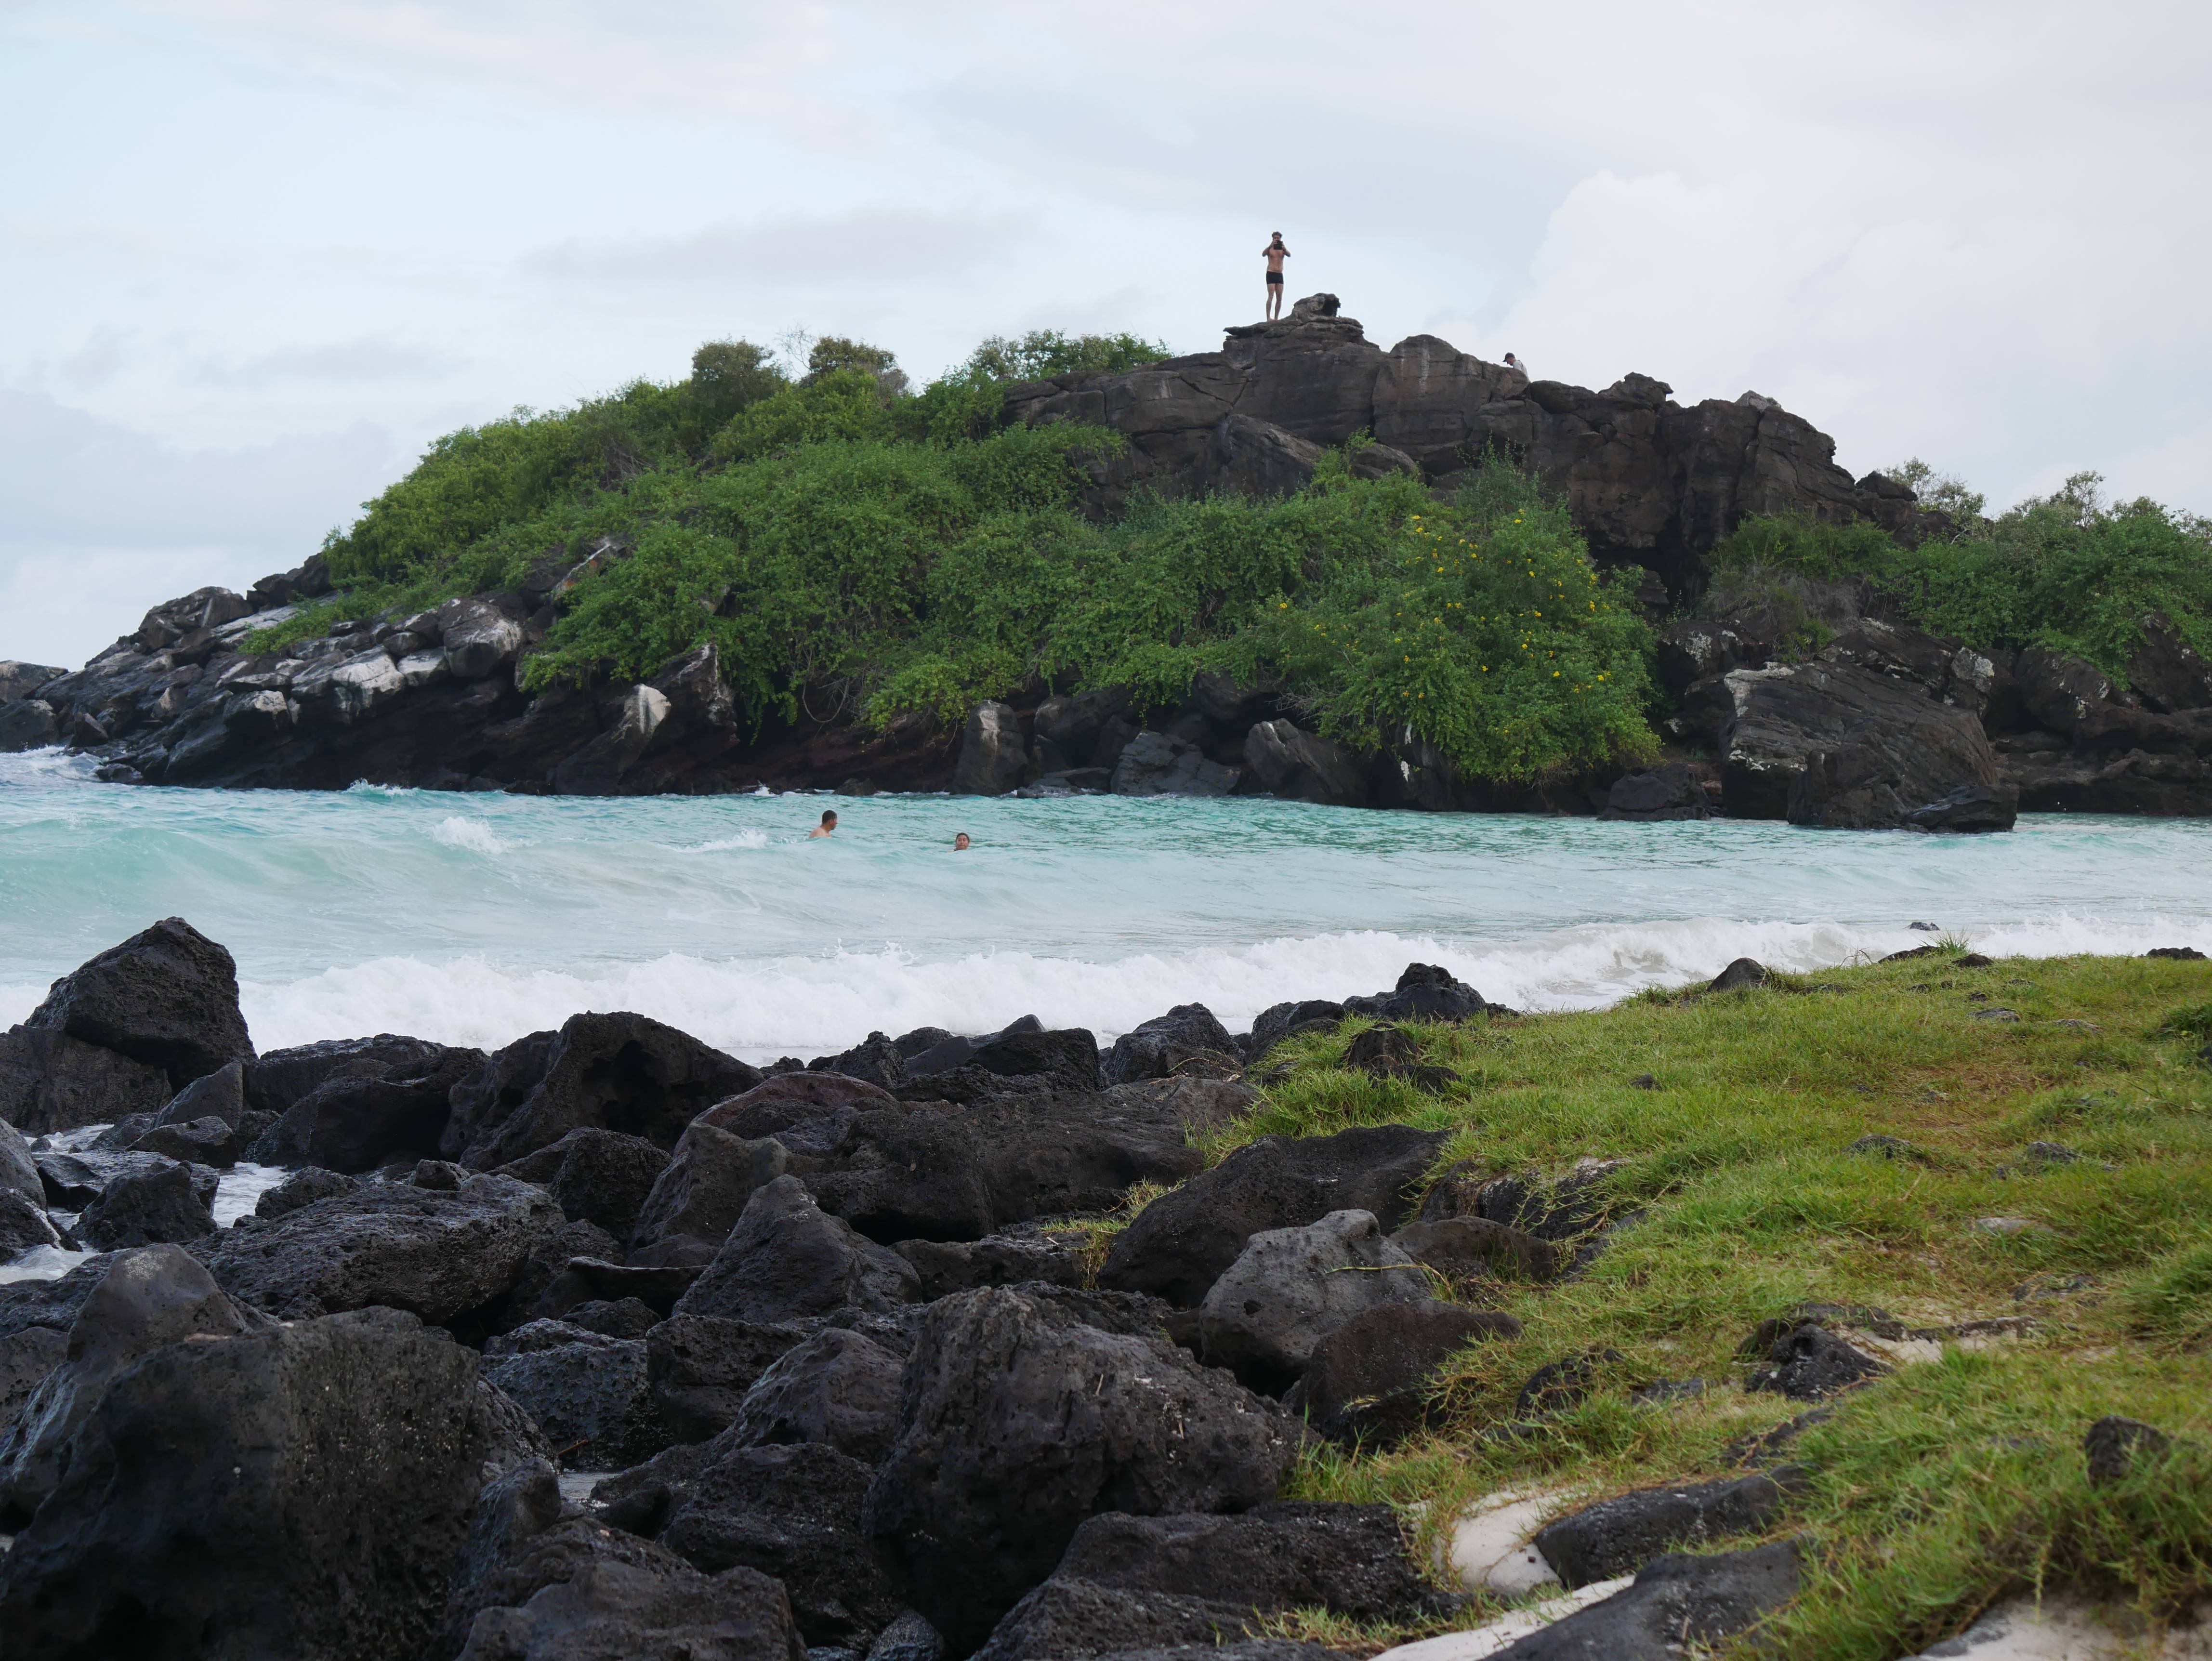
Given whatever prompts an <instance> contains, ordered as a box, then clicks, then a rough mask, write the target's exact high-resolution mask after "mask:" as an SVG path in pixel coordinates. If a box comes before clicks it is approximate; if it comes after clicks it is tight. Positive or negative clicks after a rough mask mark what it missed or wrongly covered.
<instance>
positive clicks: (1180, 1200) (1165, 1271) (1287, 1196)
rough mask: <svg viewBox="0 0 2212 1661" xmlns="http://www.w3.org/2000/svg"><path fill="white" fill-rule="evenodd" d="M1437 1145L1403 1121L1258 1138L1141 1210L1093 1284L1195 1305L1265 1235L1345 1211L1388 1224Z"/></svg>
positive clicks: (1402, 1210) (1401, 1213)
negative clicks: (1365, 1214) (1334, 1131)
mask: <svg viewBox="0 0 2212 1661" xmlns="http://www.w3.org/2000/svg"><path fill="white" fill-rule="evenodd" d="M1442 1146H1443V1136H1442V1135H1440V1134H1438V1133H1436V1132H1431V1131H1424V1130H1416V1129H1413V1127H1412V1126H1410V1125H1377V1126H1371V1127H1362V1128H1359V1129H1352V1130H1343V1131H1339V1132H1338V1133H1337V1134H1336V1135H1334V1136H1311V1137H1304V1138H1298V1139H1292V1138H1288V1137H1280V1136H1263V1137H1261V1139H1260V1140H1259V1141H1255V1142H1252V1143H1249V1144H1248V1145H1247V1146H1246V1147H1241V1148H1239V1149H1237V1152H1236V1153H1232V1154H1231V1155H1230V1156H1229V1157H1228V1158H1227V1159H1224V1160H1223V1161H1222V1162H1221V1163H1220V1164H1219V1165H1216V1166H1215V1167H1214V1168H1213V1169H1212V1170H1211V1171H1204V1172H1202V1173H1200V1175H1198V1176H1196V1177H1192V1178H1191V1179H1190V1180H1189V1181H1188V1182H1187V1183H1184V1184H1183V1185H1182V1187H1181V1188H1179V1189H1176V1190H1175V1191H1174V1192H1172V1193H1170V1194H1165V1195H1163V1196H1160V1198H1158V1199H1157V1200H1155V1201H1153V1202H1152V1204H1150V1205H1148V1206H1146V1208H1145V1209H1144V1210H1143V1211H1141V1212H1139V1214H1138V1215H1137V1218H1136V1220H1135V1221H1133V1223H1131V1224H1130V1225H1129V1226H1128V1227H1127V1228H1126V1229H1124V1230H1123V1231H1122V1232H1121V1234H1120V1235H1118V1236H1117V1237H1116V1238H1115V1243H1114V1246H1113V1250H1111V1251H1110V1252H1109V1253H1108V1255H1107V1258H1106V1263H1105V1266H1104V1268H1103V1269H1101V1270H1100V1272H1099V1275H1098V1284H1099V1285H1101V1286H1102V1287H1109V1288H1110V1289H1114V1290H1117V1291H1122V1292H1141V1293H1149V1294H1152V1295H1153V1296H1156V1297H1161V1298H1165V1299H1168V1301H1169V1302H1170V1303H1173V1304H1176V1305H1178V1306H1180V1307H1182V1308H1186V1309H1188V1308H1193V1307H1195V1306H1196V1305H1198V1304H1199V1302H1200V1300H1201V1299H1204V1297H1205V1296H1206V1291H1207V1288H1209V1287H1212V1284H1213V1283H1214V1281H1216V1280H1218V1279H1219V1278H1220V1276H1221V1274H1222V1272H1223V1271H1224V1270H1225V1269H1228V1267H1229V1266H1230V1265H1231V1263H1233V1262H1236V1261H1237V1257H1238V1256H1240V1255H1241V1254H1242V1253H1243V1250H1244V1245H1245V1242H1247V1241H1248V1240H1249V1239H1250V1238H1252V1236H1253V1235H1255V1234H1257V1233H1259V1232H1261V1231H1262V1230H1266V1229H1274V1228H1293V1227H1297V1226H1300V1225H1302V1224H1305V1223H1311V1222H1317V1221H1319V1220H1321V1219H1322V1218H1323V1217H1325V1216H1327V1215H1328V1214H1329V1213H1330V1212H1332V1211H1345V1210H1357V1211H1366V1212H1370V1213H1372V1214H1374V1215H1375V1216H1376V1219H1377V1220H1378V1221H1380V1222H1381V1224H1382V1226H1384V1227H1386V1228H1390V1227H1395V1226H1397V1224H1398V1223H1399V1222H1400V1221H1401V1220H1403V1219H1404V1217H1405V1214H1406V1213H1407V1210H1408V1209H1409V1206H1408V1202H1407V1189H1408V1188H1409V1187H1411V1186H1412V1185H1413V1183H1417V1182H1419V1179H1420V1177H1421V1176H1422V1175H1423V1173H1424V1172H1425V1171H1426V1170H1427V1168H1428V1165H1429V1162H1430V1161H1431V1159H1434V1158H1435V1157H1436V1153H1437V1149H1438V1148H1439V1147H1442Z"/></svg>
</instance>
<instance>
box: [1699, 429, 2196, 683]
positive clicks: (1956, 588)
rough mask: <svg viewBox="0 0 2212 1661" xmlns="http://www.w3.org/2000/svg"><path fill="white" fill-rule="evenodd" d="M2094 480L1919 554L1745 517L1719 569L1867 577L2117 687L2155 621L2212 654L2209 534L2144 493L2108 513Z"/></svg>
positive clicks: (1887, 542) (1948, 625) (1954, 625)
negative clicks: (2082, 666) (2077, 661)
mask: <svg viewBox="0 0 2212 1661" xmlns="http://www.w3.org/2000/svg"><path fill="white" fill-rule="evenodd" d="M1945 483H1948V484H1955V481H1946V482H1945ZM2096 484H2097V479H2096V476H2095V475H2094V474H2091V473H2082V474H2076V475H2075V477H2074V478H2071V479H2069V481H2068V482H2067V485H2066V488H2065V489H2063V490H2060V491H2058V492H2057V493H2056V494H2055V495H2052V496H2044V497H2038V498H2033V499H2031V500H2029V501H2027V502H2022V503H2021V505H2020V506H2018V507H2016V508H2013V509H2012V510H2011V511H2009V512H2008V513H2006V514H2003V515H2002V516H2001V517H2000V518H1997V519H1996V520H1979V521H1976V522H1974V523H1973V525H1972V527H1971V528H1970V529H1969V530H1967V531H1965V532H1961V533H1960V534H1959V535H1957V536H1954V537H1949V538H1941V537H1939V538H1930V539H1929V540H1928V541H1926V542H1923V543H1922V544H1921V545H1920V546H1919V547H1917V548H1910V549H1908V548H1905V547H1903V546H1901V545H1899V544H1898V543H1897V542H1895V541H1894V540H1893V539H1892V538H1890V537H1889V536H1887V534H1886V533H1884V532H1881V530H1879V529H1878V528H1876V527H1875V526H1871V525H1863V524H1862V525H1849V526H1832V525H1820V524H1815V523H1813V522H1811V521H1810V520H1803V519H1794V518H1768V519H1754V520H1747V521H1746V522H1745V523H1744V524H1743V525H1742V526H1740V527H1739V528H1738V529H1737V530H1736V531H1735V533H1734V534H1733V535H1731V536H1729V538H1727V539H1726V540H1725V541H1723V543H1722V544H1721V545H1720V546H1719V548H1717V550H1716V551H1714V555H1713V563H1714V565H1715V566H1716V567H1717V568H1718V569H1727V570H1735V571H1738V572H1750V571H1753V570H1756V569H1767V570H1785V571H1795V572H1798V573H1801V574H1802V575H1807V576H1811V577H1815V578H1819V579H1820V580H1821V581H1844V580H1847V579H1850V578H1853V577H1865V578H1867V579H1869V581H1872V582H1873V584H1874V585H1875V587H1876V588H1877V589H1878V590H1879V591H1880V592H1881V593H1884V594H1886V595H1887V597H1888V598H1889V599H1891V600H1892V601H1893V603H1894V604H1895V605H1897V606H1898V608H1899V610H1900V611H1902V612H1903V613H1904V615H1905V617H1906V618H1909V619H1910V620H1911V622H1913V623H1914V624H1917V625H1918V626H1919V627H1921V628H1923V629H1925V630H1929V632H1931V633H1934V634H1939V635H1949V636H1956V637H1959V638H1961V639H1964V640H1966V641H1968V642H1971V643H1972V644H1974V645H1976V646H1981V647H1988V648H2006V649H2010V648H2020V647H2024V646H2040V647H2045V648H2049V649H2051V650H2052V651H2058V652H2067V653H2071V654H2075V655H2076V656H2079V657H2083V658H2087V659H2088V660H2090V661H2091V662H2093V663H2094V664H2096V665H2097V666H2099V667H2100V668H2102V669H2103V670H2104V671H2105V672H2106V673H2108V674H2111V675H2113V676H2115V677H2117V678H2120V679H2122V680H2124V679H2125V678H2126V674H2127V666H2128V661H2129V660H2130V658H2131V657H2132V656H2133V655H2134V654H2135V652H2136V649H2137V648H2138V647H2140V646H2141V644H2142V639H2143V629H2142V624H2143V620H2144V619H2145V618H2147V617H2149V616H2151V615H2152V614H2154V613H2156V614H2160V615H2163V616H2164V617H2165V618H2167V619H2168V620H2169V621H2170V622H2171V623H2172V624H2173V626H2174V627H2175V628H2176V630H2179V633H2180V634H2181V636H2183V638H2185V640H2187V641H2188V642H2190V644H2191V645H2192V646H2193V647H2195V648H2197V650H2198V651H2199V652H2203V653H2208V654H2212V526H2208V524H2207V522H2206V521H2204V520H2199V519H2197V518H2194V517H2193V516H2191V515H2190V514H2180V513H2176V512H2174V511H2172V510H2171V509H2168V508H2163V507H2160V505H2159V504H2158V503H2157V502H2152V501H2149V500H2148V498H2145V499H2141V500H2137V501H2135V502H2125V503H2122V504H2119V505H2117V506H2112V507H2106V505H2105V504H2104V503H2103V502H2101V501H2100V499H2099V497H2098V496H2097V494H2096Z"/></svg>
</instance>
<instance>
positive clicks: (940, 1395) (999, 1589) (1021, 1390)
mask: <svg viewBox="0 0 2212 1661" xmlns="http://www.w3.org/2000/svg"><path fill="white" fill-rule="evenodd" d="M1058 1295H1059V1296H1060V1298H1061V1299H1064V1300H1066V1301H1064V1302H1060V1303H1057V1304H1056V1303H1054V1301H1052V1300H1050V1299H1047V1298H1045V1297H1042V1296H1040V1295H1038V1294H1037V1293H1033V1292H1031V1291H1030V1290H1028V1289H1025V1288H1014V1287H987V1288H984V1289H982V1290H981V1291H976V1292H969V1293H959V1294H957V1295H956V1296H954V1297H951V1298H947V1299H942V1300H940V1301H939V1302H938V1303H936V1304H934V1305H931V1307H930V1310H929V1312H928V1315H927V1318H926V1320H925V1321H924V1323H923V1325H922V1330H921V1340H920V1342H918V1343H917V1345H916V1347H915V1353H914V1355H913V1356H912V1358H911V1359H910V1360H909V1361H908V1372H907V1374H906V1378H905V1383H904V1385H903V1388H902V1397H901V1402H900V1429H899V1438H898V1441H897V1444H896V1446H895V1447H894V1449H893V1451H892V1453H891V1457H890V1459H889V1461H887V1462H886V1463H885V1464H884V1467H883V1468H882V1469H881V1470H880V1471H879V1472H878V1474H877V1476H876V1479H875V1481H874V1482H873V1484H872V1487H871V1488H870V1489H869V1493H868V1499H867V1506H866V1528H867V1530H868V1531H869V1532H870V1533H871V1534H872V1535H874V1536H878V1538H879V1539H881V1540H882V1541H884V1543H885V1545H886V1546H887V1547H888V1548H890V1549H891V1550H892V1551H893V1552H894V1553H895V1554H896V1557H897V1559H898V1560H899V1561H900V1563H901V1566H902V1568H903V1570H904V1572H905V1573H906V1575H907V1577H908V1584H909V1585H910V1587H911V1588H912V1591H913V1596H914V1597H915V1606H916V1607H917V1608H918V1609H921V1612H922V1614H923V1615H927V1617H928V1618H929V1620H930V1621H931V1622H932V1624H933V1625H934V1626H936V1627H937V1628H938V1629H939V1631H941V1632H943V1633H944V1634H945V1639H946V1640H947V1643H948V1645H949V1646H951V1648H952V1649H953V1650H954V1651H955V1652H965V1651H968V1650H972V1649H973V1648H974V1647H975V1646H977V1645H979V1644H981V1642H982V1641H983V1640H984V1639H985V1638H986V1637H987V1635H988V1634H989V1632H990V1629H991V1628H992V1627H993V1626H994V1625H995V1624H996V1623H997V1622H998V1621H999V1620H1000V1617H1001V1616H1003V1615H1005V1614H1006V1610H1007V1609H1010V1608H1011V1607H1012V1605H1013V1604H1014V1603H1015V1602H1016V1601H1017V1600H1018V1598H1019V1597H1021V1596H1022V1594H1023V1593H1024V1592H1026V1591H1029V1590H1030V1587H1032V1586H1034V1585H1036V1584H1037V1583H1039V1582H1040V1581H1042V1579H1044V1578H1045V1577H1046V1576H1047V1575H1048V1573H1051V1571H1052V1568H1053V1567H1054V1564H1055V1563H1056V1562H1057V1561H1059V1559H1060V1555H1061V1553H1062V1551H1063V1549H1064V1548H1066V1544H1067V1542H1068V1541H1069V1540H1070V1539H1071V1538H1072V1537H1073V1535H1074V1532H1075V1530H1076V1528H1077V1527H1078V1525H1079V1524H1080V1523H1081V1522H1082V1521H1083V1519H1084V1518H1086V1517H1088V1516H1091V1515H1095V1514H1096V1513H1097V1512H1103V1511H1108V1510H1115V1509H1119V1510H1130V1511H1134V1512H1141V1513H1152V1514H1162V1513H1167V1512H1216V1511H1222V1512H1229V1511H1243V1510H1249V1508H1251V1507H1252V1506H1255V1505H1259V1504H1261V1503H1262V1502H1263V1501H1266V1500H1270V1499H1272V1498H1273V1495H1274V1492H1275V1486H1276V1484H1277V1482H1279V1480H1280V1479H1281V1477H1282V1475H1283V1474H1284V1473H1285V1471H1286V1470H1287V1469H1289V1466H1290V1463H1291V1459H1292V1458H1293V1457H1294V1455H1295V1444H1294V1439H1293V1436H1292V1433H1291V1426H1290V1424H1289V1421H1287V1420H1285V1418H1284V1417H1283V1416H1282V1415H1280V1414H1279V1413H1278V1412H1277V1411H1275V1410H1274V1409H1272V1408H1270V1407H1269V1406H1268V1405H1267V1403H1266V1402H1263V1401H1261V1399H1260V1398H1258V1397H1256V1396H1252V1395H1250V1394H1249V1392H1247V1391H1245V1390H1243V1389H1242V1388H1241V1387H1239V1386H1238V1385H1237V1384H1233V1383H1231V1381H1230V1379H1229V1378H1228V1376H1227V1375H1226V1374H1225V1373H1222V1372H1216V1371H1212V1370H1210V1369H1206V1368H1202V1367H1200V1366H1198V1365H1197V1364H1196V1363H1195V1362H1194V1361H1193V1360H1191V1359H1190V1358H1189V1357H1188V1355H1186V1354H1183V1353H1182V1351H1180V1350H1178V1349H1176V1348H1175V1347H1174V1346H1173V1345H1172V1344H1170V1342H1168V1341H1167V1340H1166V1339H1165V1338H1164V1337H1158V1336H1137V1335H1131V1334H1127V1333H1115V1332H1108V1331H1105V1330H1103V1329H1100V1328H1098V1327H1097V1326H1093V1325H1089V1324H1086V1323H1085V1322H1084V1321H1082V1320H1081V1319H1079V1311H1081V1310H1082V1299H1081V1295H1080V1294H1077V1293H1062V1294H1058Z"/></svg>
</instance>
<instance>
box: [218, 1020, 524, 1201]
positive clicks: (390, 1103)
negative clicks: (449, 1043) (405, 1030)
mask: <svg viewBox="0 0 2212 1661" xmlns="http://www.w3.org/2000/svg"><path fill="white" fill-rule="evenodd" d="M403 1042H404V1043H408V1044H410V1045H413V1044H414V1043H416V1041H415V1040H411V1039H410V1040H404V1041H403ZM386 1054H387V1055H389V1056H391V1057H392V1059H390V1060H383V1059H378V1060H361V1061H356V1062H353V1063H352V1064H350V1065H348V1064H344V1063H341V1064H340V1065H339V1066H337V1067H336V1068H332V1069H331V1073H330V1074H329V1075H328V1076H326V1077H325V1078H324V1079H323V1080H322V1081H321V1082H320V1083H319V1084H317V1085H315V1086H313V1088H312V1089H310V1090H308V1091H307V1092H306V1093H305V1094H304V1095H302V1096H301V1097H300V1098H298V1099H297V1100H296V1101H295V1102H293V1103H292V1104H291V1105H290V1106H289V1107H287V1108H286V1109H285V1110H284V1111H283V1115H282V1116H280V1117H279V1118H278V1119H277V1121H276V1123H275V1124H273V1125H271V1126H270V1128H269V1129H268V1130H266V1131H265V1132H264V1133H263V1134H262V1135H261V1136H260V1137H258V1139H257V1140H256V1141H255V1142H254V1144H253V1146H252V1147H251V1148H249V1149H248V1150H247V1153H246V1157H247V1158H248V1159H252V1160H253V1161H254V1162H255V1163H256V1164H258V1165H316V1166H319V1167H320V1168H321V1169H323V1170H325V1171H345V1172H349V1173H359V1172H362V1171H374V1170H375V1169H376V1168H377V1167H378V1166H379V1165H383V1164H385V1163H386V1162H387V1161H389V1160H392V1159H397V1158H400V1157H404V1156H405V1155H408V1154H414V1155H416V1156H417V1157H422V1156H435V1154H436V1153H438V1151H439V1147H440V1144H441V1139H442V1138H443V1136H444V1135H445V1131H446V1124H447V1117H448V1116H449V1115H450V1113H451V1107H450V1104H449V1103H450V1098H451V1096H452V1093H453V1089H454V1087H455V1086H458V1085H460V1084H462V1083H463V1082H465V1080H469V1079H470V1078H471V1077H473V1076H475V1074H477V1071H478V1069H480V1068H482V1067H483V1064H484V1056H483V1051H482V1050H466V1049H447V1048H446V1047H445V1046H443V1045H429V1044H425V1045H422V1046H421V1050H420V1053H416V1054H413V1055H408V1054H404V1053H402V1052H399V1051H398V1050H397V1047H396V1046H394V1047H393V1048H392V1050H387V1051H386Z"/></svg>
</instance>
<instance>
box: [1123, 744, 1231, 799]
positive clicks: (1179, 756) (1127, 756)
mask: <svg viewBox="0 0 2212 1661" xmlns="http://www.w3.org/2000/svg"><path fill="white" fill-rule="evenodd" d="M1110 788H1112V790H1113V792H1114V794H1115V795H1117V796H1225V795H1227V794H1230V793H1231V791H1233V790H1234V789H1236V788H1237V770H1236V769H1235V768H1233V767H1225V766H1223V765H1222V764H1220V763H1218V762H1215V761H1209V760H1207V759H1206V752H1205V751H1203V750H1201V749H1200V748H1199V747H1198V745H1194V744H1191V743H1189V742H1188V741H1186V740H1184V739H1178V738H1170V737H1168V736H1167V735H1166V734H1165V733H1154V732H1149V731H1147V732H1142V733H1138V734H1137V736H1136V737H1134V738H1133V739H1130V740H1129V742H1128V745H1127V747H1125V748H1124V749H1123V750H1122V751H1121V755H1120V756H1119V757H1117V758H1116V759H1115V763H1114V778H1113V783H1112V785H1111V787H1110Z"/></svg>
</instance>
